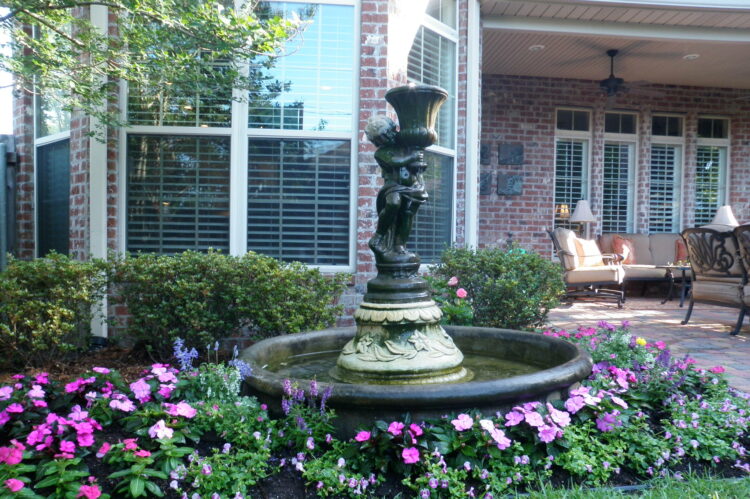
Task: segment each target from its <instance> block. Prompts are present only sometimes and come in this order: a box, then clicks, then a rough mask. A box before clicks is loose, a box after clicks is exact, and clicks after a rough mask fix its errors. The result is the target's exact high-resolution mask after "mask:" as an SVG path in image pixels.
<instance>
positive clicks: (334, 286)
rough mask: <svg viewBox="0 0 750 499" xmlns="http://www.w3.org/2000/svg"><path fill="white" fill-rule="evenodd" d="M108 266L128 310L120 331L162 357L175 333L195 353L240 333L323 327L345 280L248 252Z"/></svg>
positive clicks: (149, 258)
mask: <svg viewBox="0 0 750 499" xmlns="http://www.w3.org/2000/svg"><path fill="white" fill-rule="evenodd" d="M114 268H115V272H114V275H115V283H116V284H117V286H118V288H117V294H118V297H119V298H118V299H119V300H120V301H122V302H123V303H125V304H126V305H127V307H128V311H129V312H130V314H131V319H130V322H129V323H128V333H129V334H131V335H132V336H133V338H135V339H136V340H138V341H140V342H141V343H142V344H143V345H144V346H145V347H146V348H148V349H150V350H151V351H152V352H153V353H154V354H155V355H157V356H160V357H162V358H167V357H168V355H169V354H170V353H171V349H172V344H173V343H174V341H175V340H176V339H177V338H183V339H184V340H185V347H186V348H187V349H190V348H197V349H199V350H200V349H202V348H204V347H205V346H206V345H213V344H214V342H216V341H218V340H219V339H221V338H224V337H227V336H230V335H232V334H240V333H243V332H247V333H249V334H250V335H251V336H254V337H256V338H264V337H270V336H275V335H279V334H287V333H298V332H301V331H308V330H314V329H321V328H326V327H329V326H331V325H332V324H333V323H334V321H335V320H336V317H337V316H338V314H339V313H340V311H341V307H340V306H336V305H334V304H333V303H332V302H333V301H334V298H335V297H337V296H338V295H339V294H341V292H342V291H343V289H344V285H345V282H346V281H347V280H348V278H349V276H348V275H346V274H336V275H334V276H331V277H326V276H323V275H322V274H321V273H320V271H319V270H317V269H313V268H308V267H305V266H304V265H302V264H301V263H298V262H294V263H281V262H279V261H278V260H275V259H273V258H271V257H267V256H264V255H259V254H257V253H253V252H250V253H247V254H245V255H243V256H239V257H236V256H227V255H223V254H221V253H218V252H215V251H209V252H208V253H198V252H195V251H186V252H184V253H180V254H178V255H153V254H141V255H138V256H131V257H128V258H124V259H121V260H118V261H116V262H115V263H114Z"/></svg>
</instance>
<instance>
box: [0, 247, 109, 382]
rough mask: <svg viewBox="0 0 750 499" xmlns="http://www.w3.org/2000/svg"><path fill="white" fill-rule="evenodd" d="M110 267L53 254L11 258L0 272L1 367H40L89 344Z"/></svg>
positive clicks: (67, 356)
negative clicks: (94, 315) (92, 324)
mask: <svg viewBox="0 0 750 499" xmlns="http://www.w3.org/2000/svg"><path fill="white" fill-rule="evenodd" d="M105 270H106V268H105V263H104V262H102V261H99V260H93V261H90V262H79V261H75V260H71V259H69V258H68V257H67V256H64V255H59V254H57V253H50V254H49V255H48V256H47V257H45V258H38V259H36V260H31V261H25V260H16V259H14V258H10V259H9V261H8V267H7V268H6V269H5V271H4V272H2V273H0V350H1V351H2V352H3V355H2V359H0V366H2V368H5V369H16V368H24V367H36V366H43V365H46V364H48V363H49V362H51V361H53V360H65V359H66V358H70V357H71V356H72V355H74V354H75V353H76V352H80V351H81V350H83V349H85V348H86V347H87V346H88V340H89V338H90V321H91V319H92V305H93V304H94V303H97V302H98V300H99V299H100V298H101V297H102V296H103V294H104V291H105V289H106V274H105Z"/></svg>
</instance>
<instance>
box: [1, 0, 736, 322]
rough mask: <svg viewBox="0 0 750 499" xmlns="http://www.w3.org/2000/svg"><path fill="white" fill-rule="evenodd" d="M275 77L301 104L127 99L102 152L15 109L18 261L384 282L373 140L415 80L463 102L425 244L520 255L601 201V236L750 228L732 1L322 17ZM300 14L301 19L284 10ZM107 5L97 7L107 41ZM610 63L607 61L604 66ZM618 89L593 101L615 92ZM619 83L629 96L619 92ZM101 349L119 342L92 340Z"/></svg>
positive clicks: (86, 123) (437, 157)
mask: <svg viewBox="0 0 750 499" xmlns="http://www.w3.org/2000/svg"><path fill="white" fill-rule="evenodd" d="M307 4H308V5H310V4H312V5H313V6H314V8H313V9H312V10H311V11H310V12H312V14H309V13H308V14H307V15H310V16H311V17H310V19H311V23H310V25H309V27H308V28H307V29H306V32H305V34H304V36H303V37H301V38H300V39H299V40H296V41H294V42H291V43H292V44H294V47H290V48H291V50H290V51H289V52H290V54H291V55H288V56H286V57H284V58H282V59H280V60H279V61H278V63H277V64H276V65H275V67H274V68H273V69H272V70H271V71H272V74H271V75H270V76H271V77H274V78H279V79H282V80H284V81H289V82H290V85H289V88H288V90H286V91H283V92H280V93H277V94H273V93H270V92H269V93H268V94H267V95H256V96H251V98H250V99H248V100H246V101H242V100H232V99H231V98H230V95H229V92H225V93H224V94H222V93H221V92H219V93H218V94H212V95H210V96H202V95H200V92H196V94H194V95H182V96H177V97H178V98H173V99H172V100H170V101H168V102H154V97H153V95H143V94H138V93H137V92H134V91H130V90H129V89H127V88H125V87H124V86H123V88H122V89H121V92H120V96H121V98H120V101H119V102H114V103H112V105H114V106H119V107H120V109H121V110H122V112H123V114H124V115H125V116H127V118H128V120H129V123H130V125H129V126H128V127H127V128H124V129H120V130H109V131H108V136H107V137H108V140H107V142H106V143H102V142H97V141H95V140H92V139H90V138H89V137H88V135H87V132H89V131H96V130H98V129H99V127H98V125H97V123H92V121H91V120H90V119H89V118H87V117H85V116H78V115H73V116H68V115H66V114H65V113H62V112H60V111H59V110H57V109H55V108H54V106H53V105H52V104H51V103H50V101H49V100H48V99H45V98H44V96H40V97H38V98H36V99H34V98H33V97H31V96H21V97H18V98H17V99H16V103H15V109H14V116H15V136H16V144H17V153H18V165H17V177H16V185H17V192H16V212H17V219H16V238H15V241H16V247H15V248H14V251H15V252H16V254H17V255H19V256H20V257H24V258H30V257H34V256H40V255H43V254H44V253H46V252H47V251H49V250H50V249H55V250H57V251H59V252H66V253H68V254H70V255H71V256H74V257H76V258H82V259H83V258H88V257H105V256H106V254H107V252H108V251H109V250H114V251H118V252H124V251H156V252H164V253H170V252H177V251H181V250H184V249H196V250H205V249H207V248H208V247H214V248H217V249H221V250H222V251H226V252H228V253H232V254H241V253H243V252H245V251H247V250H255V251H259V252H263V253H266V254H269V255H272V256H275V257H278V258H281V259H289V260H302V261H303V262H305V263H307V264H309V265H316V266H320V267H321V269H323V270H324V271H329V272H336V271H347V272H352V273H354V274H355V279H354V282H353V286H352V288H351V290H350V292H349V293H348V294H347V295H346V296H345V297H344V300H345V303H346V304H347V306H348V307H349V309H350V310H351V309H352V308H353V307H354V306H355V305H356V302H357V300H358V297H359V296H361V294H362V292H363V290H364V284H365V283H366V281H367V280H368V279H369V278H371V277H372V276H373V272H374V263H373V258H372V254H371V252H370V250H369V249H368V247H367V241H368V239H369V238H370V236H371V235H372V231H373V229H374V225H375V221H376V213H375V196H376V194H377V191H378V189H379V185H380V182H381V181H380V173H379V171H378V168H377V165H376V163H375V161H374V159H373V155H372V153H373V151H374V148H373V147H372V146H371V145H370V144H369V143H367V141H366V140H365V138H364V134H363V130H364V127H365V125H366V123H367V120H368V118H369V117H371V116H373V115H376V114H383V113H386V112H388V109H387V106H386V103H385V100H384V94H385V92H386V90H387V89H388V88H390V87H392V86H395V85H398V84H402V83H405V82H408V81H416V82H424V83H430V84H435V85H440V86H442V87H444V88H446V89H447V90H448V91H449V93H450V96H451V97H450V99H449V101H448V102H447V103H446V104H445V105H444V106H443V108H442V110H441V114H440V117H439V121H438V131H439V136H440V137H439V141H438V143H437V144H436V145H435V146H433V147H432V148H431V150H430V152H429V154H428V160H429V162H430V165H431V166H430V168H429V171H428V178H427V180H428V190H429V192H430V196H431V201H430V204H429V205H427V206H426V207H424V208H423V209H422V210H421V211H420V214H419V216H418V218H417V222H416V227H415V229H414V231H413V235H412V239H413V241H414V242H413V244H412V245H413V246H414V247H415V248H416V250H417V251H418V252H419V253H420V255H421V256H422V259H423V261H424V262H426V263H429V262H433V261H435V259H436V258H437V257H438V256H439V253H440V250H441V249H442V248H443V247H444V245H445V244H450V243H456V244H460V245H470V246H492V245H497V244H502V243H504V242H505V241H506V240H508V239H509V238H510V239H513V240H514V241H517V242H518V243H520V244H521V245H522V246H524V247H526V248H528V249H532V250H535V251H538V252H541V253H546V254H550V255H551V244H550V243H549V241H548V237H547V235H546V233H545V232H544V229H546V228H551V227H553V226H554V225H564V224H566V223H567V220H566V218H565V215H566V213H569V212H570V211H572V209H573V207H574V206H575V203H576V201H577V200H579V199H588V200H590V202H591V206H592V209H593V212H594V214H595V215H596V216H597V219H598V222H597V223H595V224H594V226H593V227H592V228H593V231H594V233H601V232H615V231H617V232H626V231H627V232H678V231H680V230H681V229H683V228H685V227H689V226H693V225H696V224H701V223H704V222H707V221H708V220H710V218H711V217H712V216H713V213H714V211H715V209H716V207H718V206H721V205H723V204H730V205H732V206H733V208H734V211H735V214H736V215H737V218H738V219H739V220H740V221H750V204H749V203H748V201H750V199H749V196H750V159H748V157H750V154H748V153H749V152H750V151H749V149H750V118H748V111H750V91H748V89H750V74H748V70H747V63H746V62H747V58H746V54H747V53H748V52H747V49H748V48H750V5H748V4H747V3H746V2H741V1H739V0H723V1H721V2H706V1H704V0H682V1H678V0H663V1H659V0H657V1H651V2H646V1H641V0H637V1H616V0H573V1H555V2H541V1H534V0H529V1H520V0H483V1H482V2H479V1H478V0H429V1H428V0H320V1H313V0H311V1H310V2H307ZM271 5H272V7H273V8H274V9H277V10H279V11H282V12H285V13H289V12H291V11H293V10H299V9H301V8H302V4H298V3H294V2H276V1H273V2H271ZM108 15H109V14H108V12H107V9H106V8H105V7H102V6H92V7H90V16H91V19H92V21H93V22H95V23H96V24H97V25H99V26H100V27H101V28H102V29H107V27H108V25H109V24H108V22H109V19H108ZM611 49H614V50H617V51H618V53H617V55H615V56H614V57H613V58H610V56H608V55H607V51H608V50H611ZM611 65H612V67H613V73H614V75H613V76H614V77H613V80H614V78H622V79H623V80H624V83H623V84H622V85H619V86H618V85H615V86H612V87H610V90H609V92H607V91H605V90H603V89H602V88H601V84H600V81H601V80H603V79H606V78H607V77H608V76H609V75H610V69H611V68H610V66H611ZM615 83H616V82H615ZM98 334H106V332H103V331H102V332H99V333H98Z"/></svg>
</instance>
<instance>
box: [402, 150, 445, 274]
mask: <svg viewBox="0 0 750 499" xmlns="http://www.w3.org/2000/svg"><path fill="white" fill-rule="evenodd" d="M425 161H427V165H428V166H427V170H426V171H425V173H424V183H425V187H426V188H427V193H428V194H429V196H430V198H429V199H428V200H427V202H426V203H425V204H423V205H422V207H421V208H420V209H419V212H417V217H416V221H415V222H414V226H413V228H412V231H411V237H410V239H409V245H408V246H409V248H411V249H413V250H414V251H416V252H417V254H418V255H419V256H420V258H421V260H422V263H425V264H426V263H437V262H438V261H439V260H440V255H441V254H442V252H443V250H444V249H445V248H446V246H447V245H449V244H450V241H451V227H452V225H453V224H452V222H451V221H452V220H453V158H451V157H448V156H444V155H441V154H436V153H431V152H429V151H428V152H427V153H426V154H425Z"/></svg>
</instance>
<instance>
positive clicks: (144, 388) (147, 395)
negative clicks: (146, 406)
mask: <svg viewBox="0 0 750 499" xmlns="http://www.w3.org/2000/svg"><path fill="white" fill-rule="evenodd" d="M130 389H131V390H132V391H133V395H134V396H135V398H136V399H138V402H141V403H144V402H148V401H149V400H151V385H149V384H148V383H146V381H145V380H144V379H143V378H140V379H138V380H137V381H134V382H132V383H130Z"/></svg>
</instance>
